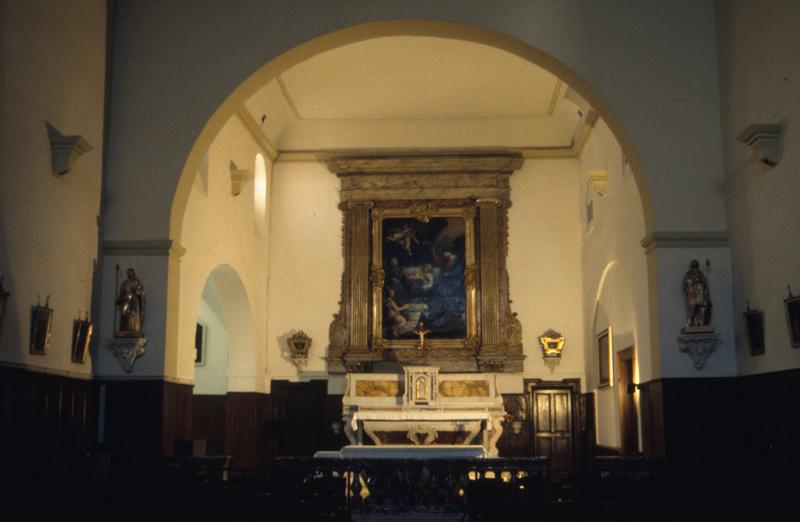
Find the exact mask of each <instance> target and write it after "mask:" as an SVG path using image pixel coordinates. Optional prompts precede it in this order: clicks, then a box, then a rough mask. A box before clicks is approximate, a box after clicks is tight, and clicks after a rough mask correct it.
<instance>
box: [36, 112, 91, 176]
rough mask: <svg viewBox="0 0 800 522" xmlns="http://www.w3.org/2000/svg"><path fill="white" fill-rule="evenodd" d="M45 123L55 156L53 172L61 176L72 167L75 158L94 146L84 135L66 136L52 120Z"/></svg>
mask: <svg viewBox="0 0 800 522" xmlns="http://www.w3.org/2000/svg"><path fill="white" fill-rule="evenodd" d="M45 123H46V124H47V136H48V138H50V151H51V153H52V156H53V158H52V160H53V174H56V175H58V176H61V175H64V174H66V173H67V172H69V171H70V169H72V166H73V165H74V164H75V160H77V159H78V158H80V157H81V156H82V155H83V154H85V153H86V152H89V151H90V150H92V146H91V145H89V142H88V141H86V140H85V139H83V137H82V136H64V135H63V134H61V132H59V130H58V129H56V128H55V127H53V126H52V125H51V124H50V122H45Z"/></svg>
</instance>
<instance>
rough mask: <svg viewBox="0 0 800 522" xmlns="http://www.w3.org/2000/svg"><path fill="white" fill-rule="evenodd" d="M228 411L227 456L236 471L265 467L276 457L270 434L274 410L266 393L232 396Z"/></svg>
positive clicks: (226, 410) (226, 411)
mask: <svg viewBox="0 0 800 522" xmlns="http://www.w3.org/2000/svg"><path fill="white" fill-rule="evenodd" d="M227 398H228V400H227V403H226V408H225V454H226V455H230V456H232V457H233V465H234V466H236V467H263V466H266V465H267V463H269V461H270V460H271V459H272V458H273V457H274V452H275V449H274V441H273V438H272V437H270V434H269V433H268V431H267V427H268V426H267V420H268V419H270V418H271V417H272V416H271V410H272V407H273V403H272V397H271V396H270V395H267V394H264V393H229V394H228V396H227Z"/></svg>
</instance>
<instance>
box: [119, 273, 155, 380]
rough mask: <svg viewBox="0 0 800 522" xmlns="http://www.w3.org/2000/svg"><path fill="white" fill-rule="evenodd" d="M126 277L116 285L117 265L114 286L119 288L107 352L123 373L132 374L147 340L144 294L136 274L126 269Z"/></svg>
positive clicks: (142, 286) (142, 353) (143, 351)
mask: <svg viewBox="0 0 800 522" xmlns="http://www.w3.org/2000/svg"><path fill="white" fill-rule="evenodd" d="M126 275H127V278H126V279H125V280H124V281H123V282H122V283H121V284H120V283H119V265H117V267H116V282H117V284H116V285H115V287H117V288H119V293H118V294H117V299H116V301H115V302H114V307H115V308H114V323H115V327H116V328H115V331H114V339H113V340H112V341H111V344H110V349H111V352H112V353H113V354H114V356H115V357H116V358H117V360H118V361H119V363H120V365H122V369H123V370H124V371H125V373H131V371H132V370H133V365H134V364H135V363H136V360H137V359H138V358H139V357H141V356H142V355H144V353H145V348H144V347H145V345H146V344H147V339H146V338H145V337H144V334H143V330H144V317H145V314H144V310H145V292H144V285H142V283H141V281H139V278H138V277H136V271H135V270H134V269H133V268H128V270H127V271H126Z"/></svg>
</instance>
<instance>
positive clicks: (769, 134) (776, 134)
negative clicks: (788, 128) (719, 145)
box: [736, 123, 783, 167]
mask: <svg viewBox="0 0 800 522" xmlns="http://www.w3.org/2000/svg"><path fill="white" fill-rule="evenodd" d="M782 135H783V126H782V125H774V124H763V123H754V124H752V125H750V126H748V127H747V128H746V129H745V130H744V131H742V133H741V134H739V135H738V136H737V137H736V139H737V140H738V141H741V142H742V143H745V144H747V145H749V146H750V147H751V148H752V149H753V151H754V152H755V154H756V159H758V161H760V162H762V163H764V164H766V165H769V166H770V167H774V166H775V165H777V164H778V163H779V162H780V160H781V138H782Z"/></svg>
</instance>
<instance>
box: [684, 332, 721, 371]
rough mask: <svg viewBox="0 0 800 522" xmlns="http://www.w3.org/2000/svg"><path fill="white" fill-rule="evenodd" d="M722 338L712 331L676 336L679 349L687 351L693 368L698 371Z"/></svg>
mask: <svg viewBox="0 0 800 522" xmlns="http://www.w3.org/2000/svg"><path fill="white" fill-rule="evenodd" d="M721 343H722V340H721V339H720V338H719V337H718V336H717V335H716V334H715V333H714V332H707V333H684V334H682V335H681V336H680V337H678V344H679V345H680V350H681V351H682V352H684V353H688V354H689V357H690V358H691V359H692V364H694V369H695V370H697V371H700V370H702V369H703V367H704V366H705V365H706V361H708V358H709V357H710V356H711V354H712V353H713V352H715V351H716V350H717V346H719V345H720V344H721Z"/></svg>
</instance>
